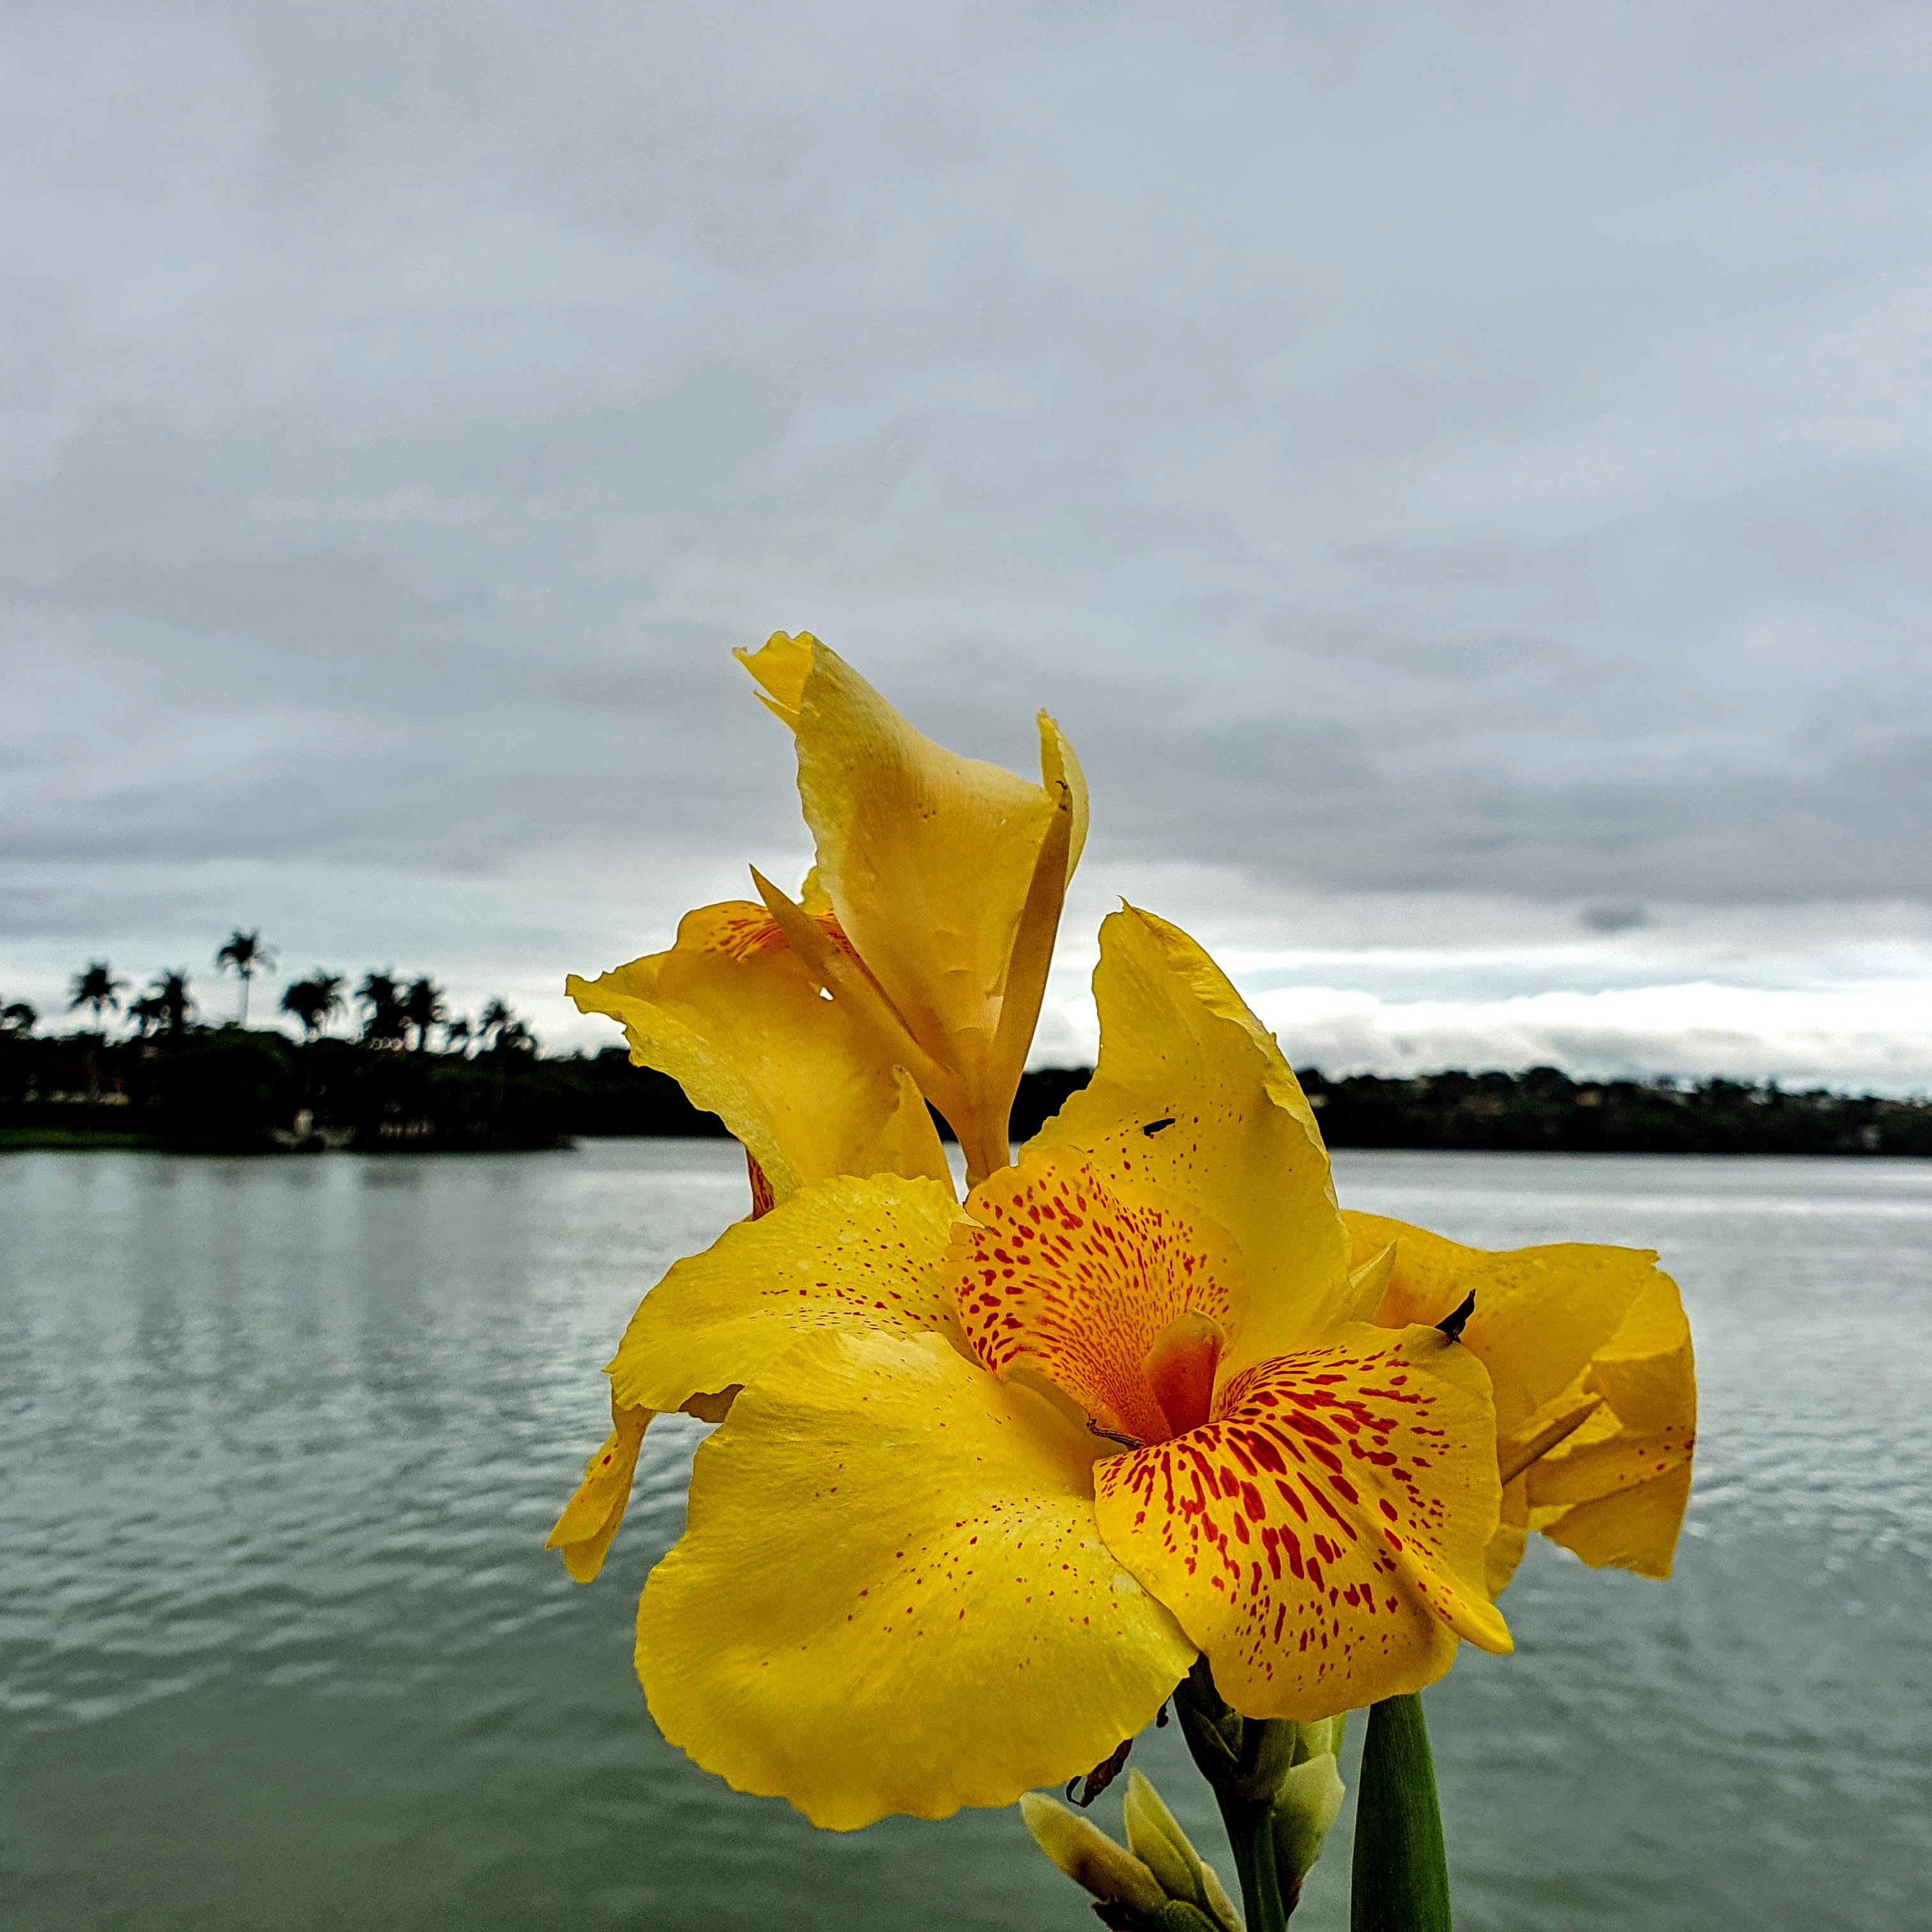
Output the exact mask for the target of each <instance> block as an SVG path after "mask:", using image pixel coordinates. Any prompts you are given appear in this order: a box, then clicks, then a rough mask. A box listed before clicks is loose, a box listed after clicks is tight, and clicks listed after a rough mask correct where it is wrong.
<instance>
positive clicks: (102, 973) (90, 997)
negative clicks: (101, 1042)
mask: <svg viewBox="0 0 1932 1932" xmlns="http://www.w3.org/2000/svg"><path fill="white" fill-rule="evenodd" d="M126 991H127V981H126V980H117V979H115V977H114V969H113V968H112V967H111V966H110V965H108V963H107V961H106V960H104V959H92V960H89V962H88V967H87V971H86V972H85V973H77V974H75V975H74V983H73V984H72V985H71V986H69V987H68V1003H67V1010H68V1012H69V1013H74V1012H75V1011H77V1010H78V1009H79V1008H80V1007H92V1008H93V1010H94V1030H95V1032H96V1033H97V1034H101V1035H102V1036H103V1037H105V1036H106V1034H107V1028H106V1026H105V1025H104V1023H103V1022H102V1020H101V1015H102V1014H103V1013H105V1012H107V1010H108V1009H109V1008H110V1007H112V1008H113V1010H115V1012H116V1013H118V1012H119V1011H120V1010H121V995H122V994H123V993H124V992H126Z"/></svg>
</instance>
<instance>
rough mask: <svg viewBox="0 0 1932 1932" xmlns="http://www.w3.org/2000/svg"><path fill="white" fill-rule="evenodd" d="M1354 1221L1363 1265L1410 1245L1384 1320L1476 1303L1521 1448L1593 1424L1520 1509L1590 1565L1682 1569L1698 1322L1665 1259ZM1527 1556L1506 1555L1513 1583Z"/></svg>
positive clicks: (1516, 1492)
mask: <svg viewBox="0 0 1932 1932" xmlns="http://www.w3.org/2000/svg"><path fill="white" fill-rule="evenodd" d="M1343 1218H1344V1219H1345V1220H1346V1222H1347V1223H1348V1226H1349V1235H1350V1238H1351V1240H1352V1243H1353V1249H1354V1254H1355V1258H1356V1259H1358V1261H1360V1260H1361V1259H1364V1258H1365V1257H1366V1256H1369V1255H1371V1254H1373V1253H1376V1252H1378V1251H1379V1250H1382V1249H1383V1248H1385V1247H1387V1246H1388V1244H1391V1242H1392V1243H1393V1244H1394V1249H1395V1260H1394V1271H1393V1274H1392V1275H1391V1280H1390V1282H1389V1284H1388V1289H1387V1291H1386V1292H1385V1295H1384V1296H1383V1298H1382V1304H1381V1306H1380V1307H1379V1310H1377V1312H1376V1320H1377V1322H1379V1323H1381V1324H1382V1325H1383V1326H1384V1327H1388V1328H1394V1327H1397V1326H1400V1325H1403V1324H1405V1323H1409V1322H1425V1323H1434V1322H1438V1321H1440V1320H1441V1319H1442V1317H1443V1316H1445V1315H1447V1314H1448V1313H1449V1312H1450V1311H1451V1310H1453V1309H1454V1308H1455V1307H1457V1306H1459V1305H1460V1303H1461V1302H1462V1301H1463V1298H1465V1297H1466V1295H1469V1294H1470V1293H1472V1292H1473V1293H1474V1294H1475V1298H1476V1306H1475V1313H1473V1314H1472V1315H1471V1316H1470V1317H1469V1322H1468V1323H1467V1324H1466V1326H1465V1327H1464V1328H1463V1336H1462V1339H1463V1344H1464V1346H1466V1347H1467V1348H1468V1349H1469V1351H1470V1352H1471V1353H1472V1354H1473V1355H1476V1356H1478V1358H1480V1359H1481V1361H1482V1362H1483V1363H1484V1366H1485V1367H1487V1369H1488V1370H1489V1371H1490V1379H1491V1381H1492V1382H1493V1385H1494V1386H1495V1390H1496V1418H1497V1424H1498V1427H1499V1431H1500V1433H1501V1435H1502V1438H1503V1441H1504V1445H1505V1448H1508V1447H1510V1446H1511V1445H1516V1444H1520V1443H1523V1442H1526V1441H1527V1442H1529V1444H1530V1445H1531V1447H1532V1448H1534V1447H1536V1446H1538V1444H1539V1440H1540V1439H1541V1438H1542V1437H1543V1436H1547V1433H1548V1430H1549V1429H1550V1427H1559V1428H1561V1427H1565V1426H1567V1425H1568V1424H1571V1423H1573V1422H1577V1423H1580V1426H1577V1427H1574V1429H1572V1430H1571V1433H1567V1434H1564V1435H1562V1436H1561V1437H1560V1439H1559V1440H1558V1441H1556V1443H1555V1445H1554V1446H1553V1447H1551V1448H1548V1449H1547V1451H1544V1453H1543V1454H1541V1455H1540V1456H1539V1457H1538V1458H1537V1460H1535V1462H1534V1463H1532V1464H1531V1465H1530V1466H1529V1469H1528V1471H1527V1473H1526V1474H1525V1475H1523V1476H1522V1477H1521V1478H1520V1480H1519V1481H1514V1482H1512V1483H1511V1484H1510V1486H1509V1490H1510V1494H1511V1496H1512V1497H1520V1499H1521V1500H1520V1502H1519V1503H1518V1504H1517V1505H1515V1507H1514V1508H1513V1509H1512V1510H1510V1511H1506V1512H1505V1514H1506V1515H1511V1516H1513V1517H1514V1518H1515V1519H1516V1520H1527V1523H1528V1524H1529V1526H1530V1527H1532V1528H1533V1529H1538V1530H1539V1531H1541V1533H1542V1534H1543V1535H1545V1536H1547V1537H1549V1538H1550V1540H1551V1541H1553V1542H1556V1543H1559V1544H1563V1545H1564V1546H1565V1547H1567V1548H1570V1549H1572V1550H1575V1551H1576V1553H1577V1555H1579V1556H1581V1557H1583V1559H1584V1561H1585V1562H1589V1563H1593V1564H1598V1565H1605V1564H1613V1565H1617V1566H1619V1567H1620V1568H1625V1569H1631V1570H1635V1571H1639V1572H1640V1574H1643V1575H1646V1576H1658V1577H1661V1576H1667V1575H1669V1574H1670V1562H1671V1556H1672V1552H1673V1550H1674V1549H1675V1547H1676V1541H1677V1535H1678V1531H1679V1526H1680V1525H1681V1523H1682V1518H1683V1514H1684V1505H1685V1499H1686V1498H1688V1495H1689V1474H1688V1472H1689V1467H1690V1463H1691V1453H1692V1450H1693V1448H1694V1445H1695V1442H1696V1435H1697V1376H1696V1371H1695V1368H1694V1363H1693V1360H1692V1353H1691V1330H1690V1325H1689V1324H1688V1322H1686V1321H1685V1316H1684V1309H1683V1304H1682V1301H1680V1300H1679V1296H1678V1292H1677V1285H1676V1283H1674V1282H1673V1280H1671V1279H1670V1277H1669V1276H1668V1275H1667V1274H1664V1273H1662V1272H1661V1271H1660V1270H1659V1269H1658V1267H1657V1257H1656V1256H1655V1255H1654V1254H1652V1253H1649V1251H1648V1250H1643V1249H1637V1248H1616V1247H1598V1246H1592V1245H1589V1244H1583V1243H1577V1242H1566V1243H1562V1244H1553V1245H1550V1246H1547V1247H1532V1248H1517V1249H1512V1250H1502V1251H1494V1252H1493V1251H1490V1250H1485V1249H1481V1248H1469V1247H1463V1245H1462V1244H1460V1243H1459V1242H1456V1241H1449V1240H1447V1239H1445V1238H1444V1237H1443V1236H1442V1235H1435V1234H1431V1233H1430V1232H1428V1231H1427V1229H1421V1228H1412V1227H1410V1226H1407V1225H1406V1223H1402V1222H1400V1221H1392V1220H1388V1219H1386V1218H1385V1217H1382V1216H1381V1215H1376V1214H1356V1213H1355V1212H1353V1211H1350V1212H1349V1213H1348V1214H1346V1215H1345V1216H1344V1217H1343ZM1593 1401H1594V1402H1595V1403H1597V1405H1598V1406H1597V1407H1596V1408H1595V1410H1592V1409H1590V1404H1591V1403H1592V1402H1593ZM1523 1453H1528V1452H1527V1451H1523ZM1639 1490H1646V1491H1647V1492H1648V1493H1646V1494H1645V1495H1643V1496H1642V1497H1641V1498H1640V1497H1638V1496H1637V1495H1636V1492H1637V1491H1639ZM1518 1555H1520V1547H1516V1546H1514V1544H1512V1545H1511V1547H1501V1546H1499V1548H1498V1549H1497V1550H1496V1552H1495V1553H1493V1564H1494V1565H1495V1567H1496V1569H1497V1570H1498V1571H1499V1572H1500V1573H1501V1574H1502V1576H1503V1577H1505V1580H1506V1578H1507V1575H1508V1572H1509V1571H1511V1570H1513V1569H1514V1567H1515V1559H1516V1557H1517V1556H1518ZM1499 1587H1500V1586H1499Z"/></svg>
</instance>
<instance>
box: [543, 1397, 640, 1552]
mask: <svg viewBox="0 0 1932 1932" xmlns="http://www.w3.org/2000/svg"><path fill="white" fill-rule="evenodd" d="M650 1419H651V1412H650V1411H649V1409H624V1408H619V1406H617V1405H616V1403H612V1404H611V1407H610V1434H609V1435H608V1436H606V1437H605V1438H604V1446H603V1447H602V1448H601V1449H599V1450H598V1451H597V1453H596V1454H595V1455H593V1456H592V1457H591V1459H590V1460H589V1462H588V1463H586V1464H585V1465H584V1466H583V1481H582V1482H580V1484H577V1490H576V1493H575V1494H574V1496H571V1499H570V1500H569V1502H567V1503H565V1505H564V1506H563V1514H562V1515H561V1516H560V1517H558V1518H557V1520H556V1527H555V1528H554V1529H553V1530H552V1531H551V1532H550V1535H549V1536H548V1538H547V1539H546V1540H545V1541H544V1548H545V1549H546V1550H556V1551H557V1552H558V1553H559V1554H560V1555H561V1556H562V1558H563V1567H564V1568H565V1569H566V1570H567V1571H569V1573H570V1574H571V1577H573V1578H574V1580H576V1581H577V1583H589V1581H590V1580H591V1578H592V1577H595V1575H596V1574H597V1573H598V1571H599V1570H601V1568H603V1567H604V1556H605V1554H606V1553H607V1551H608V1550H610V1540H611V1538H613V1537H614V1536H615V1535H616V1534H617V1526H618V1525H619V1523H622V1521H623V1520H624V1511H625V1506H626V1505H628V1503H629V1502H630V1500H631V1482H632V1481H633V1480H634V1478H635V1477H636V1475H637V1451H638V1450H639V1449H640V1448H642V1447H643V1440H644V1430H645V1427H646V1425H647V1424H649V1421H650Z"/></svg>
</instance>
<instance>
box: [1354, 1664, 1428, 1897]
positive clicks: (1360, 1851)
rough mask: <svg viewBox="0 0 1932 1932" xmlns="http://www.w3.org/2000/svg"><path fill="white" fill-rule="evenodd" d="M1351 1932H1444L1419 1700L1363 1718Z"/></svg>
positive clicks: (1390, 1702)
mask: <svg viewBox="0 0 1932 1932" xmlns="http://www.w3.org/2000/svg"><path fill="white" fill-rule="evenodd" d="M1349 1928H1350V1932H1450V1922H1449V1866H1448V1858H1447V1856H1446V1855H1445V1852H1444V1850H1443V1846H1442V1813H1441V1811H1439V1808H1437V1805H1436V1771H1435V1767H1434V1766H1433V1765H1432V1764H1431V1763H1430V1757H1429V1727H1428V1726H1427V1724H1424V1721H1423V1717H1422V1700H1421V1698H1420V1697H1416V1696H1415V1695H1414V1694H1411V1695H1410V1696H1409V1697H1391V1698H1388V1699H1386V1700H1385V1701H1384V1702H1382V1703H1379V1704H1377V1705H1376V1706H1374V1707H1373V1709H1371V1710H1370V1712H1369V1730H1368V1736H1367V1739H1364V1742H1363V1745H1362V1770H1361V1784H1360V1787H1359V1790H1358V1796H1357V1798H1356V1801H1355V1875H1354V1891H1353V1897H1352V1903H1351V1906H1350V1909H1349Z"/></svg>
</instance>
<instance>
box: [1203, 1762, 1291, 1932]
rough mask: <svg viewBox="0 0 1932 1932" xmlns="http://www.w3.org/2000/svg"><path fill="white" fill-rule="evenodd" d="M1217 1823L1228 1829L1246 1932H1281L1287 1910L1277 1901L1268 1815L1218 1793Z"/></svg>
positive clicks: (1258, 1807)
mask: <svg viewBox="0 0 1932 1932" xmlns="http://www.w3.org/2000/svg"><path fill="white" fill-rule="evenodd" d="M1215 1796H1217V1798H1219V1799H1220V1805H1221V1822H1222V1823H1223V1824H1224V1825H1226V1826H1227V1828H1228V1843H1229V1845H1230V1846H1232V1848H1233V1850H1234V1854H1235V1870H1236V1872H1238V1873H1239V1874H1240V1876H1241V1915H1242V1916H1243V1917H1244V1918H1246V1919H1247V1921H1248V1932H1283V1928H1284V1927H1286V1925H1287V1924H1288V1913H1289V1910H1290V1909H1292V1907H1290V1908H1286V1909H1284V1907H1283V1904H1282V1897H1281V1880H1280V1876H1279V1875H1278V1874H1277V1872H1276V1870H1275V1862H1274V1829H1273V1825H1272V1821H1271V1813H1270V1811H1269V1809H1268V1806H1266V1805H1255V1804H1250V1803H1248V1802H1246V1801H1244V1800H1243V1799H1239V1798H1229V1797H1226V1796H1223V1794H1221V1793H1218V1792H1217V1793H1216V1794H1215Z"/></svg>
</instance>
